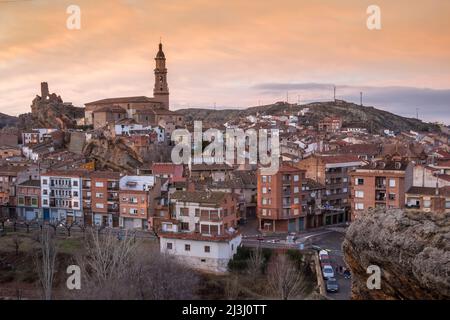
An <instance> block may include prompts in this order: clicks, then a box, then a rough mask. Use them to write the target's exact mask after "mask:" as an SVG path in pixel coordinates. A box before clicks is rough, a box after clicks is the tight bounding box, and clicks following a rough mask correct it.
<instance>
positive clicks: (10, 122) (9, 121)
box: [0, 113, 19, 129]
mask: <svg viewBox="0 0 450 320" xmlns="http://www.w3.org/2000/svg"><path fill="white" fill-rule="evenodd" d="M18 121H19V119H18V118H17V117H13V116H9V115H7V114H4V113H0V129H1V128H4V127H15V126H16V125H17V123H18Z"/></svg>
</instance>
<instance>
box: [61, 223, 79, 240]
mask: <svg viewBox="0 0 450 320" xmlns="http://www.w3.org/2000/svg"><path fill="white" fill-rule="evenodd" d="M60 225H61V226H62V227H63V228H64V229H66V231H67V236H68V237H70V235H71V233H70V231H71V230H72V228H73V227H74V226H75V225H77V223H76V221H75V220H72V221H68V220H67V219H64V220H61V222H60Z"/></svg>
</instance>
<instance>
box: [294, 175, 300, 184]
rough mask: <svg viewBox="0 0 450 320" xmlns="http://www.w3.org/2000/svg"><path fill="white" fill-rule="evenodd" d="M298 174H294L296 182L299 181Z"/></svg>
mask: <svg viewBox="0 0 450 320" xmlns="http://www.w3.org/2000/svg"><path fill="white" fill-rule="evenodd" d="M298 179H299V178H298V174H296V175H294V182H297V181H298Z"/></svg>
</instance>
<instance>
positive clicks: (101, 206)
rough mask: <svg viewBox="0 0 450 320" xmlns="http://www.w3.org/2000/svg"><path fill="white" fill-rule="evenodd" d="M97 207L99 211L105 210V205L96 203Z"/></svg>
mask: <svg viewBox="0 0 450 320" xmlns="http://www.w3.org/2000/svg"><path fill="white" fill-rule="evenodd" d="M95 207H96V208H97V209H103V208H104V206H103V203H96V204H95Z"/></svg>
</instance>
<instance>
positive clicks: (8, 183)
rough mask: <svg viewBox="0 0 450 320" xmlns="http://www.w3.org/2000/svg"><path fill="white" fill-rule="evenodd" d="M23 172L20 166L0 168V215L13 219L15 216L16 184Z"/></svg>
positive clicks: (23, 168) (23, 169)
mask: <svg viewBox="0 0 450 320" xmlns="http://www.w3.org/2000/svg"><path fill="white" fill-rule="evenodd" d="M25 170H27V169H26V168H25V167H22V166H1V167H0V215H3V216H7V217H13V216H14V215H15V214H16V204H17V198H16V184H17V183H18V182H20V174H21V172H23V171H25Z"/></svg>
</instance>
